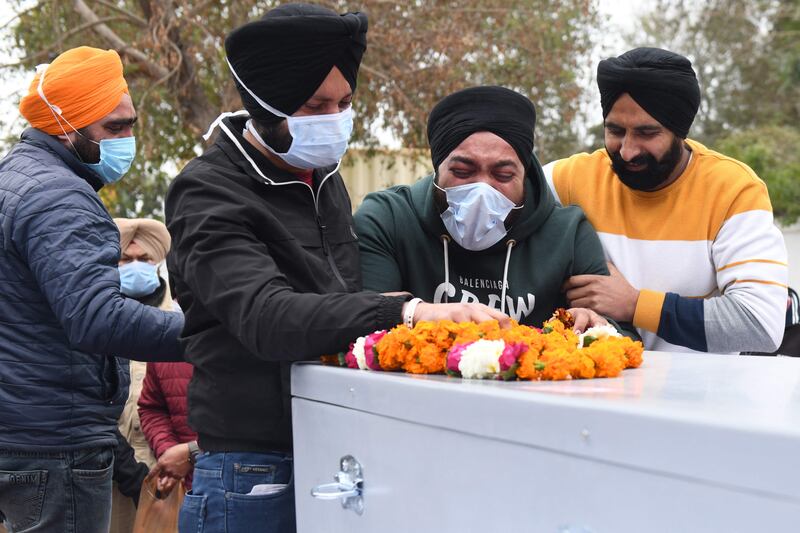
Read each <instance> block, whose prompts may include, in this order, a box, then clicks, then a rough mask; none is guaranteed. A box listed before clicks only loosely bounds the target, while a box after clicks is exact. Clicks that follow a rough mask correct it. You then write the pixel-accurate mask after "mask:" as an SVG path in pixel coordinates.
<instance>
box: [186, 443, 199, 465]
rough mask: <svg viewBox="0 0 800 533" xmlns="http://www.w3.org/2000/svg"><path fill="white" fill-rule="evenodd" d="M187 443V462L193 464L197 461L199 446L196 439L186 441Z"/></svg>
mask: <svg viewBox="0 0 800 533" xmlns="http://www.w3.org/2000/svg"><path fill="white" fill-rule="evenodd" d="M188 445H189V462H190V463H192V464H195V463H196V462H197V456H198V455H200V453H201V452H200V447H199V446H198V445H197V441H196V440H193V441H191V442H189V443H188Z"/></svg>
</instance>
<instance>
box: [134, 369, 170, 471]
mask: <svg viewBox="0 0 800 533" xmlns="http://www.w3.org/2000/svg"><path fill="white" fill-rule="evenodd" d="M155 367H156V365H147V373H146V374H145V376H144V382H143V383H142V393H141V394H140V395H139V423H140V424H141V427H142V433H144V436H145V438H146V439H147V442H148V444H150V448H151V449H152V450H153V453H154V454H155V456H156V458H158V457H161V454H163V453H164V452H165V451H167V450H168V449H169V448H171V447H173V446H175V445H176V444H180V439H179V438H178V435H177V434H176V432H175V430H174V428H173V427H172V418H171V417H170V413H169V406H168V405H167V399H166V397H165V396H164V391H163V389H162V388H161V381H160V380H159V378H158V372H157V369H156V368H155Z"/></svg>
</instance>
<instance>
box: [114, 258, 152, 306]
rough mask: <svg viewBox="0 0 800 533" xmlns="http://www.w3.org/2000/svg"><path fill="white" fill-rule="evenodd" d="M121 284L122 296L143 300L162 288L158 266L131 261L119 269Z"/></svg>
mask: <svg viewBox="0 0 800 533" xmlns="http://www.w3.org/2000/svg"><path fill="white" fill-rule="evenodd" d="M119 284H120V290H121V291H122V294H124V295H125V296H130V297H131V298H141V297H142V296H147V295H149V294H153V293H154V292H156V289H158V288H159V287H160V286H161V280H159V279H158V268H157V267H156V265H151V264H150V263H145V262H144V261H131V262H130V263H126V264H124V265H122V266H120V267H119Z"/></svg>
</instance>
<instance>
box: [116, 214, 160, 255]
mask: <svg viewBox="0 0 800 533" xmlns="http://www.w3.org/2000/svg"><path fill="white" fill-rule="evenodd" d="M114 222H115V223H116V224H117V227H118V228H119V241H120V243H119V245H120V250H122V253H125V250H127V249H128V246H130V244H131V243H132V242H134V241H136V244H138V245H139V246H141V247H142V250H144V251H145V252H147V255H149V256H150V259H152V260H153V261H155V262H156V263H160V262H161V261H163V260H164V258H166V257H167V252H168V251H169V247H170V244H171V243H172V240H171V239H170V236H169V232H168V231H167V227H166V226H165V225H164V224H162V223H161V222H159V221H158V220H152V219H149V218H115V219H114Z"/></svg>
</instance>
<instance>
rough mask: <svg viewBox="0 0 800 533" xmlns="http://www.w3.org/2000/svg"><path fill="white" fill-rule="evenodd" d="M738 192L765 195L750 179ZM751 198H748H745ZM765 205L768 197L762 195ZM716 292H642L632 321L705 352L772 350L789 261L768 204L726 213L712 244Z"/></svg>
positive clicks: (779, 330)
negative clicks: (702, 294)
mask: <svg viewBox="0 0 800 533" xmlns="http://www.w3.org/2000/svg"><path fill="white" fill-rule="evenodd" d="M749 189H750V190H745V191H744V192H743V193H742V194H741V195H740V198H741V199H742V200H740V201H748V198H749V197H753V196H757V195H766V194H767V192H766V188H765V187H764V186H763V184H762V183H760V182H755V181H754V182H753V183H752V184H751V186H750V187H749ZM750 201H753V200H750ZM761 203H762V205H763V204H766V205H768V204H769V202H768V199H767V200H764V199H763V198H762V199H761ZM711 254H712V257H713V261H714V266H715V268H716V271H717V273H716V277H717V287H718V290H717V291H716V292H717V293H718V294H716V295H712V296H710V297H707V298H685V297H681V296H680V295H678V294H673V293H666V294H664V293H659V292H655V291H642V295H640V297H639V303H638V304H637V309H636V317H635V318H634V323H635V324H637V325H638V326H640V327H643V328H645V329H648V330H650V331H655V332H656V333H657V335H658V336H659V337H661V338H663V339H664V340H666V341H667V342H670V343H672V344H677V345H681V346H687V347H689V348H692V349H694V350H698V351H708V352H722V353H728V352H741V351H759V352H772V351H774V350H776V349H777V348H778V346H780V344H781V340H782V339H783V331H784V327H785V315H786V302H787V287H788V266H787V253H786V246H785V244H784V242H783V236H782V234H781V232H780V231H779V230H778V228H777V227H776V226H775V225H774V223H773V217H772V212H771V211H770V210H767V209H752V210H740V212H738V213H736V214H734V215H732V216H730V217H728V218H727V219H726V220H725V222H724V223H723V225H722V227H721V229H720V231H719V232H718V234H717V235H716V238H715V239H714V241H713V242H712V243H711Z"/></svg>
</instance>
